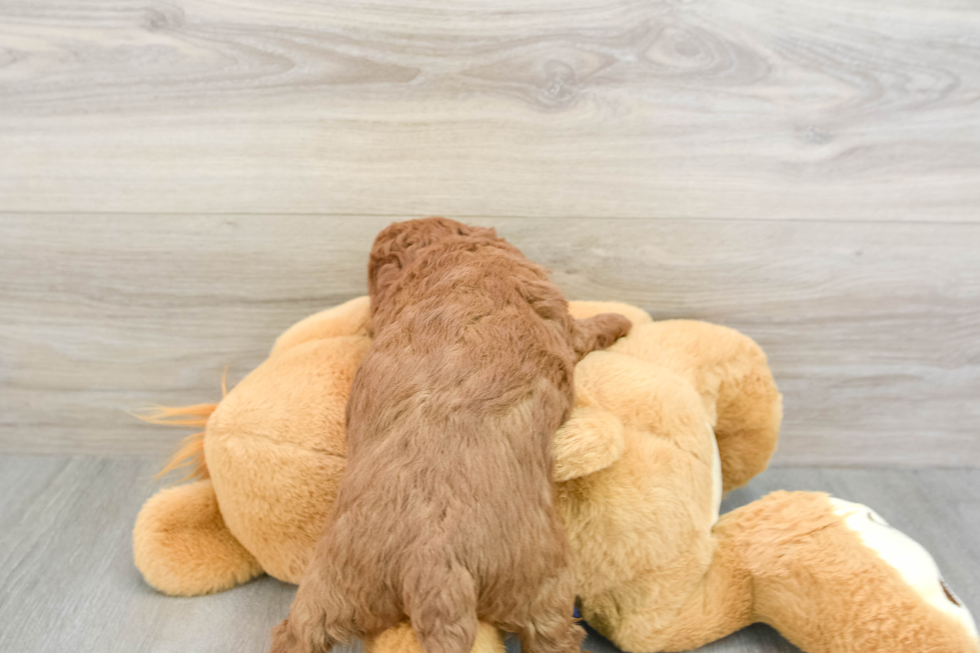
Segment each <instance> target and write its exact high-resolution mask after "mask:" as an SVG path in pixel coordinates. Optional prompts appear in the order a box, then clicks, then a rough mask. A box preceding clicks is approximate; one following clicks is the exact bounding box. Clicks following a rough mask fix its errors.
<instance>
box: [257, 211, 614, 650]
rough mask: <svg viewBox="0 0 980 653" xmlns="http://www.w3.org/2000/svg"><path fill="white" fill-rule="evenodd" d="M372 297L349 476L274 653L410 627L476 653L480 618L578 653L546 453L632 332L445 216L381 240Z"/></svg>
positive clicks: (496, 241) (490, 234)
mask: <svg viewBox="0 0 980 653" xmlns="http://www.w3.org/2000/svg"><path fill="white" fill-rule="evenodd" d="M368 288H369V290H370V292H371V316H372V322H373V331H374V342H373V344H372V346H371V349H370V350H369V352H368V353H367V355H366V357H365V358H364V361H363V363H362V364H361V367H360V368H359V369H358V371H357V375H356V376H355V378H354V383H353V387H352V388H351V394H350V399H349V401H348V404H347V438H348V445H347V446H348V457H347V471H346V473H345V475H344V477H343V480H342V481H341V484H340V489H339V492H338V496H337V501H336V503H335V504H334V507H333V512H332V513H331V514H330V516H329V518H328V520H327V526H326V529H325V531H324V534H323V536H322V537H321V538H320V541H319V543H318V544H317V548H316V553H315V554H314V558H313V560H312V562H311V563H310V566H309V568H308V570H307V572H306V574H305V576H304V578H303V581H302V583H300V586H299V590H298V592H297V594H296V599H295V601H294V602H293V605H292V608H291V610H290V614H289V618H288V619H286V620H285V621H283V622H282V623H280V624H279V625H278V626H277V627H276V628H275V629H274V630H273V645H272V650H273V651H274V652H275V653H287V652H288V653H292V652H294V651H302V652H304V653H308V652H323V651H327V650H329V649H330V648H331V647H332V646H333V645H335V644H337V643H339V642H345V641H348V640H350V639H352V638H354V637H357V636H365V635H372V634H377V633H380V632H381V631H382V630H385V629H387V628H390V627H393V626H395V625H396V624H398V623H399V622H400V621H402V620H403V619H405V618H406V617H408V618H409V619H410V620H411V623H412V627H413V628H414V630H415V632H416V634H417V636H418V638H419V642H420V643H421V645H422V648H423V650H424V651H425V653H469V651H470V649H471V647H472V646H473V642H474V639H475V637H476V631H477V622H478V620H484V621H487V622H489V623H491V624H493V625H495V626H497V627H499V628H501V629H503V630H506V631H510V632H516V633H518V634H519V636H520V637H521V641H522V643H523V646H524V647H525V648H524V650H525V651H526V652H527V653H570V652H571V651H577V650H578V649H579V644H580V642H581V640H582V637H583V634H584V633H583V631H582V629H581V628H580V627H579V626H577V625H576V624H575V623H574V620H573V618H572V608H573V603H574V598H575V597H574V587H573V578H572V572H571V569H570V568H569V566H568V555H569V554H568V545H567V542H566V540H565V535H564V531H563V529H562V526H561V523H560V522H559V518H558V516H557V515H556V514H555V510H554V506H553V499H552V480H551V472H552V452H551V442H552V438H553V437H554V435H555V431H556V430H557V429H558V427H559V426H560V425H561V424H562V422H563V421H564V420H565V418H566V417H568V414H569V411H570V410H571V408H572V372H573V369H574V366H575V363H576V362H577V361H578V360H579V359H580V358H582V356H584V355H585V354H587V353H588V352H590V351H592V350H594V349H597V348H601V347H605V346H607V345H609V344H611V343H612V342H613V341H614V340H615V339H616V338H618V337H619V336H622V335H625V334H626V333H627V332H628V331H629V328H630V323H629V321H628V320H627V319H626V318H625V317H622V316H620V315H613V314H604V315H598V316H596V317H593V318H590V319H588V320H581V321H577V320H575V319H573V318H572V317H571V316H570V315H569V314H568V307H567V303H566V301H565V299H564V297H562V294H561V292H560V291H559V290H558V288H556V287H555V286H554V284H552V283H551V282H550V281H549V280H548V276H547V272H546V271H545V270H544V269H543V268H541V267H540V266H538V265H535V264H534V263H532V262H531V261H529V260H528V259H526V258H525V257H524V256H523V255H522V254H521V253H520V251H518V250H517V248H515V247H513V246H512V245H510V244H509V243H507V242H506V241H504V240H503V239H501V238H497V235H496V233H495V232H494V231H493V230H492V229H483V228H478V227H469V226H466V225H463V224H460V223H458V222H454V221H452V220H446V219H443V218H429V219H426V220H412V221H409V222H401V223H395V224H393V225H391V226H389V227H388V228H387V229H385V230H384V231H382V232H381V233H380V234H379V235H378V237H377V239H376V240H375V242H374V249H373V250H372V252H371V260H370V264H369V270H368Z"/></svg>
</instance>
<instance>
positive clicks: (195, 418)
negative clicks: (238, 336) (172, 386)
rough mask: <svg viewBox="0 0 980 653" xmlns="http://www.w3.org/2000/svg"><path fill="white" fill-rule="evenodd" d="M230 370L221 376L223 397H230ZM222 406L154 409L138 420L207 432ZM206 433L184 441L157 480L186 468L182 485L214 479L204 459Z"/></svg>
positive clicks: (163, 407) (159, 473)
mask: <svg viewBox="0 0 980 653" xmlns="http://www.w3.org/2000/svg"><path fill="white" fill-rule="evenodd" d="M227 372H228V370H225V374H224V375H222V377H221V397H222V398H224V397H225V395H227V394H228V386H227V385H226V381H225V379H226V377H227ZM217 407H218V404H193V405H191V406H154V407H153V408H151V409H149V410H148V411H147V412H145V413H143V414H137V415H136V417H137V418H139V419H141V420H143V421H144V422H149V423H150V424H159V425H162V426H196V427H200V428H201V429H204V428H205V427H206V426H207V423H208V418H209V417H211V413H213V412H214V411H215V409H216V408H217ZM205 432H206V431H205V430H201V431H198V432H197V433H192V434H191V435H188V436H187V437H186V438H184V439H183V440H181V441H180V444H179V445H177V448H176V449H175V450H174V452H173V453H172V454H171V455H170V458H168V459H167V464H166V465H164V466H163V469H161V470H160V471H159V472H157V474H156V477H155V478H162V477H163V476H166V475H167V474H169V473H170V472H172V471H174V470H177V469H182V470H185V474H184V476H183V477H182V478H181V479H180V480H178V481H177V482H178V483H183V482H184V481H189V480H191V479H195V480H199V479H205V478H210V477H211V475H210V473H208V464H207V461H206V460H205V459H204V434H205Z"/></svg>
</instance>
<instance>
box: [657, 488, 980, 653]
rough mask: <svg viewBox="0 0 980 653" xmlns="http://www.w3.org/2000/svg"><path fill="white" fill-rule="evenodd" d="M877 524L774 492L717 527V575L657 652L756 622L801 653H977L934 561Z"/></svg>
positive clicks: (856, 509)
mask: <svg viewBox="0 0 980 653" xmlns="http://www.w3.org/2000/svg"><path fill="white" fill-rule="evenodd" d="M878 520H880V518H878V517H877V516H876V515H875V514H874V513H873V512H872V511H870V510H868V509H867V508H865V507H864V506H858V505H856V504H849V503H846V502H839V501H836V500H833V499H830V498H829V497H827V496H826V495H823V494H817V493H808V492H776V493H773V494H770V495H769V496H767V497H765V498H763V499H761V500H759V501H756V502H754V503H752V504H749V505H748V506H744V507H743V508H740V509H739V510H736V511H733V512H731V513H729V514H727V515H725V516H724V517H723V518H722V519H721V521H719V523H718V525H717V526H716V527H715V529H714V535H715V538H716V563H715V564H713V565H712V569H711V571H709V573H708V575H707V576H706V578H705V583H704V584H703V587H701V588H699V589H698V591H697V592H695V594H694V595H692V597H691V600H689V601H688V604H687V607H686V608H685V610H684V611H683V612H682V614H681V615H679V618H678V619H677V620H676V622H675V623H674V624H672V626H671V627H670V628H669V629H668V630H669V631H670V632H669V635H670V637H669V638H668V639H667V640H666V641H665V646H664V647H663V650H669V651H675V650H683V649H686V648H691V647H694V646H700V645H702V644H705V643H707V642H709V641H711V640H712V639H717V637H720V636H722V635H724V634H726V631H730V630H733V629H735V628H738V627H740V626H741V625H745V624H747V623H750V622H753V621H762V622H765V623H768V624H770V625H772V626H773V627H775V628H776V629H777V630H779V631H780V632H781V633H782V634H783V635H784V636H785V637H786V638H787V639H789V640H790V641H791V642H793V643H794V644H796V645H797V646H798V647H800V648H801V649H803V650H804V651H807V653H895V652H897V651H903V652H905V651H907V652H908V653H912V652H914V653H977V652H978V651H980V645H978V642H977V639H976V630H975V628H974V626H973V621H972V619H971V617H970V615H969V613H968V612H967V611H966V609H965V608H964V607H963V606H962V605H960V604H959V601H958V599H956V598H955V595H953V594H952V591H951V590H949V589H948V587H946V586H945V584H944V583H943V581H942V579H941V578H939V576H938V571H937V570H936V569H935V563H934V562H933V561H932V558H931V557H930V556H929V555H928V553H926V552H925V550H924V549H922V547H920V546H918V545H917V544H915V543H914V542H912V540H910V539H909V538H908V537H906V536H905V535H902V534H901V533H899V532H898V531H895V530H894V529H891V528H890V527H888V526H887V525H885V524H883V523H877V522H878ZM719 593H720V594H719Z"/></svg>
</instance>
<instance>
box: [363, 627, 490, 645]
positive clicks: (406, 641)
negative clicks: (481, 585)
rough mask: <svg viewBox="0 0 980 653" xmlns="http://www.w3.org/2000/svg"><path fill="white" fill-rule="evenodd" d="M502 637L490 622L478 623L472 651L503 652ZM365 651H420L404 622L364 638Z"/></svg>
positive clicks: (411, 631) (411, 632)
mask: <svg viewBox="0 0 980 653" xmlns="http://www.w3.org/2000/svg"><path fill="white" fill-rule="evenodd" d="M504 650H505V647H504V638H503V636H502V635H501V633H500V631H499V630H497V629H496V628H494V627H493V626H491V625H490V624H485V623H480V629H479V630H478V631H477V633H476V642H475V643H474V644H473V650H472V653H504ZM364 651H365V653H422V647H421V646H419V641H418V639H417V638H416V637H415V631H414V630H412V627H411V626H410V625H409V624H408V623H407V622H406V623H403V624H401V625H400V626H398V627H397V628H392V629H390V630H386V631H385V632H383V633H381V634H380V635H378V636H376V637H369V638H367V639H365V640H364Z"/></svg>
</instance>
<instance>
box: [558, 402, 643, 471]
mask: <svg viewBox="0 0 980 653" xmlns="http://www.w3.org/2000/svg"><path fill="white" fill-rule="evenodd" d="M625 448H626V442H625V441H624V440H623V423H622V422H621V421H619V418H618V417H616V416H615V415H613V414H612V413H610V412H609V411H607V410H602V409H599V408H591V407H588V406H583V407H579V408H576V409H575V410H573V411H572V416H571V417H569V418H568V420H567V421H566V422H565V423H564V424H562V426H561V428H560V429H558V432H557V433H556V434H555V441H554V454H555V481H557V482H559V483H561V482H563V481H570V480H572V479H573V478H581V477H582V476H587V475H589V474H594V473H595V472H597V471H599V470H600V469H605V468H606V467H609V466H610V465H612V464H613V463H614V462H616V461H617V460H619V459H620V458H621V457H622V455H623V450H624V449H625Z"/></svg>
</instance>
